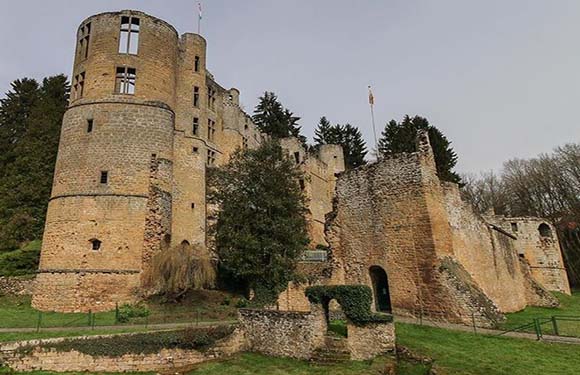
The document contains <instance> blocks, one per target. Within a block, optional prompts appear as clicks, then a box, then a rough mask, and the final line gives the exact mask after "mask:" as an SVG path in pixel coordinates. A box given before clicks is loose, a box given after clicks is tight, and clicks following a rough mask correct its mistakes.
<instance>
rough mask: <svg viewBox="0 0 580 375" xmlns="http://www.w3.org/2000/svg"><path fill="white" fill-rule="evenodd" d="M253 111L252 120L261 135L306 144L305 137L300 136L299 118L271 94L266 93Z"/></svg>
mask: <svg viewBox="0 0 580 375" xmlns="http://www.w3.org/2000/svg"><path fill="white" fill-rule="evenodd" d="M259 100H260V102H259V103H258V105H257V106H256V108H255V109H254V116H253V120H254V123H255V124H256V126H258V129H260V131H261V132H262V133H266V134H268V135H269V136H271V137H272V138H274V139H280V138H286V137H296V138H298V139H300V141H301V142H302V143H303V144H306V137H304V136H303V135H300V126H298V121H299V120H300V117H296V116H294V114H293V113H292V112H291V111H290V110H289V109H287V108H284V107H283V106H282V104H281V103H280V101H278V97H277V96H276V94H274V93H273V92H268V91H266V92H265V93H264V95H263V96H262V97H260V99H259Z"/></svg>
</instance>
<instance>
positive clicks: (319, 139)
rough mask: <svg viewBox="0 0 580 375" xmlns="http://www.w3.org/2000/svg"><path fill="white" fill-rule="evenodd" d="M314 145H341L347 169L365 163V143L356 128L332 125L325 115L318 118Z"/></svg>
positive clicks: (348, 125) (347, 125)
mask: <svg viewBox="0 0 580 375" xmlns="http://www.w3.org/2000/svg"><path fill="white" fill-rule="evenodd" d="M314 142H316V146H320V145H324V144H335V145H340V146H342V149H343V152H344V162H345V165H346V168H347V169H352V168H357V167H360V166H361V165H364V164H366V161H365V160H364V158H365V155H366V154H367V150H366V144H365V141H364V139H363V137H362V134H361V132H360V131H359V130H358V128H356V127H354V126H352V125H350V124H346V125H340V124H336V125H332V124H331V123H330V122H329V121H328V119H327V118H326V117H322V118H320V122H319V124H318V127H317V128H316V130H315V132H314Z"/></svg>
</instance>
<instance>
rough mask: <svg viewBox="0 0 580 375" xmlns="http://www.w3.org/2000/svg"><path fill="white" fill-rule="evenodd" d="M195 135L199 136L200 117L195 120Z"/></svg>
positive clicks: (193, 129) (193, 130) (193, 131)
mask: <svg viewBox="0 0 580 375" xmlns="http://www.w3.org/2000/svg"><path fill="white" fill-rule="evenodd" d="M192 133H193V135H198V134H199V117H194V118H193V128H192Z"/></svg>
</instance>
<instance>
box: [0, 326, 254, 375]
mask: <svg viewBox="0 0 580 375" xmlns="http://www.w3.org/2000/svg"><path fill="white" fill-rule="evenodd" d="M99 337H106V336H91V337H86V338H85V339H86V340H91V339H92V340H94V339H98V338H99ZM63 340H66V339H49V340H36V341H28V342H26V341H25V342H19V343H9V344H4V345H1V346H0V362H2V363H3V364H5V365H6V366H7V367H9V368H10V369H12V370H13V371H19V372H20V371H22V372H29V371H38V370H41V371H55V372H73V373H79V372H90V373H122V372H157V371H161V372H171V373H175V372H176V371H178V370H179V369H181V368H189V367H190V366H192V365H194V364H196V363H202V362H207V361H211V360H216V359H218V358H222V357H225V356H229V355H232V354H235V353H238V352H240V351H243V350H245V349H246V341H245V339H244V336H243V334H242V333H241V332H240V331H239V330H236V331H234V333H233V334H232V335H231V336H229V337H227V338H225V339H223V340H220V341H218V342H217V343H216V344H215V345H214V346H213V347H211V348H209V349H208V350H206V351H203V352H200V351H197V350H184V349H163V350H161V351H160V352H159V353H155V354H125V355H123V356H119V357H107V356H92V355H88V354H84V353H80V352H78V351H75V350H73V351H66V352H61V351H56V350H47V349H43V348H42V344H43V343H47V342H59V341H63ZM31 344H32V345H38V346H37V347H36V348H34V349H33V350H32V352H30V353H21V352H18V348H19V347H21V346H28V345H31Z"/></svg>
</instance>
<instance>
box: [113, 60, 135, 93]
mask: <svg viewBox="0 0 580 375" xmlns="http://www.w3.org/2000/svg"><path fill="white" fill-rule="evenodd" d="M136 81H137V69H135V68H129V67H126V66H122V67H118V68H117V74H116V75H115V92H116V93H117V94H129V95H133V94H135V84H136Z"/></svg>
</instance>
